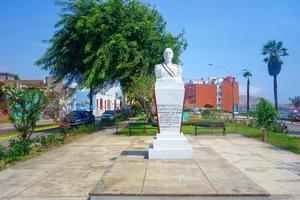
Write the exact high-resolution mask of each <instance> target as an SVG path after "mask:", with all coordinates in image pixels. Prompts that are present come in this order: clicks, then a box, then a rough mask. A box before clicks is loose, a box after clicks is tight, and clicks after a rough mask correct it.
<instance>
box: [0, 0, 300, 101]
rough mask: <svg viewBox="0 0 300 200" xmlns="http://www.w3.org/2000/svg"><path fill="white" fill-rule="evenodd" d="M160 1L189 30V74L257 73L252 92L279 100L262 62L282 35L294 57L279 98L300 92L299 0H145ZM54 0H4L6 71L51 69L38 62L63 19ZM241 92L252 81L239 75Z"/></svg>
mask: <svg viewBox="0 0 300 200" xmlns="http://www.w3.org/2000/svg"><path fill="white" fill-rule="evenodd" d="M144 2H147V3H150V4H151V5H153V6H155V7H156V9H157V10H158V11H159V12H160V13H161V14H162V16H163V17H164V19H165V20H166V21H167V30H168V31H170V32H172V33H173V34H175V35H177V34H178V33H180V31H181V30H182V29H185V31H186V34H185V37H186V38H187V40H188V43H189V45H188V48H187V49H186V51H185V52H184V53H183V54H182V56H181V60H182V62H183V67H184V69H183V71H184V72H183V75H184V77H185V78H190V79H198V78H206V77H208V76H225V75H226V72H225V71H223V70H221V69H219V68H214V67H210V66H208V63H214V64H217V65H221V66H224V67H226V68H228V69H229V70H230V71H231V73H232V74H233V75H236V74H238V73H239V72H240V71H241V70H243V69H245V68H246V69H249V70H250V71H251V72H252V73H253V77H252V79H251V81H252V88H251V91H252V95H256V96H262V97H265V98H268V99H269V100H273V85H272V84H273V79H272V77H271V76H269V75H268V71H267V65H266V64H265V63H263V62H262V59H263V56H262V55H261V48H262V45H263V44H265V43H266V42H267V41H268V40H270V39H276V40H281V41H283V42H284V46H285V47H286V48H288V52H289V54H290V56H288V57H285V58H283V61H284V65H283V67H282V71H281V73H280V75H279V77H278V92H279V102H280V103H286V102H288V97H291V96H296V95H300V87H299V86H298V85H299V80H300V78H299V76H300V59H299V58H300V26H299V24H300V1H298V0H284V1H283V0H265V1H261V0H176V1H175V0H144ZM58 11H59V7H57V6H55V5H54V1H53V0H26V1H24V0H1V2H0V71H7V72H12V73H17V74H19V76H20V77H21V78H22V79H43V78H44V77H45V76H46V75H47V72H46V71H42V70H40V69H39V68H38V67H37V66H35V65H34V62H35V61H36V60H37V59H38V58H39V57H40V56H41V55H42V54H43V53H44V52H45V50H46V46H45V45H44V44H43V43H42V42H41V41H42V40H44V39H50V38H51V36H52V35H53V33H54V31H55V29H54V24H55V23H56V21H57V20H58V19H59V16H58ZM238 81H239V83H240V93H241V94H245V85H246V80H245V79H244V78H243V77H242V76H239V77H238Z"/></svg>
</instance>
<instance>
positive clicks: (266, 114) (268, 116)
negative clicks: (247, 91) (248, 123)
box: [253, 98, 279, 130]
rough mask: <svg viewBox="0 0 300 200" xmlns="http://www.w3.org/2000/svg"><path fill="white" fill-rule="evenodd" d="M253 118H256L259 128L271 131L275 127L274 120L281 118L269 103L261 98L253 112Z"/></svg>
mask: <svg viewBox="0 0 300 200" xmlns="http://www.w3.org/2000/svg"><path fill="white" fill-rule="evenodd" d="M253 116H254V117H255V118H256V123H257V126H258V127H259V128H261V127H262V128H266V129H268V130H270V129H271V128H272V127H274V126H275V122H274V120H275V119H276V118H278V117H279V114H278V112H277V111H276V110H275V108H274V107H273V105H272V104H271V103H270V102H269V101H267V100H265V99H263V98H261V99H260V100H259V102H258V104H257V107H256V110H255V111H254V112H253Z"/></svg>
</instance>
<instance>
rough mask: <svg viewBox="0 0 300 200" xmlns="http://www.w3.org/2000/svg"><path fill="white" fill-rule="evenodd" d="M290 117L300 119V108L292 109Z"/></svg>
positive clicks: (294, 119) (292, 119)
mask: <svg viewBox="0 0 300 200" xmlns="http://www.w3.org/2000/svg"><path fill="white" fill-rule="evenodd" d="M289 118H290V119H291V121H292V122H293V121H300V110H292V111H291V113H290V115H289Z"/></svg>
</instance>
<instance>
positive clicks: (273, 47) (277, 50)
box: [262, 40, 289, 110]
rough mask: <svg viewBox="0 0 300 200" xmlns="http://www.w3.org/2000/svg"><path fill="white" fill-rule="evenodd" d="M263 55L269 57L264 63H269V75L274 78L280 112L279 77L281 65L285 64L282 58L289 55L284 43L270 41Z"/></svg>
mask: <svg viewBox="0 0 300 200" xmlns="http://www.w3.org/2000/svg"><path fill="white" fill-rule="evenodd" d="M262 54H263V55H264V56H265V55H267V57H265V58H264V60H263V61H264V62H265V63H268V71H269V75H270V76H273V87H274V100H275V109H276V110H278V101H277V76H278V74H279V73H280V70H281V65H282V64H283V62H282V60H281V59H280V58H281V57H282V56H288V55H289V54H288V53H287V49H286V48H284V47H283V42H282V41H279V42H276V41H275V40H269V41H268V43H267V44H265V45H264V46H263V49H262Z"/></svg>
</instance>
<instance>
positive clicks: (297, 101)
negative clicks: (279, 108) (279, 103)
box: [289, 96, 300, 109]
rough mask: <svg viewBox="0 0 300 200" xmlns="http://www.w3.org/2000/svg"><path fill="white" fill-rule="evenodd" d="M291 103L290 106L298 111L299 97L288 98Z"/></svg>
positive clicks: (299, 105)
mask: <svg viewBox="0 0 300 200" xmlns="http://www.w3.org/2000/svg"><path fill="white" fill-rule="evenodd" d="M289 100H290V101H291V106H294V107H295V108H296V109H299V107H300V97H299V96H295V97H294V98H289Z"/></svg>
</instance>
